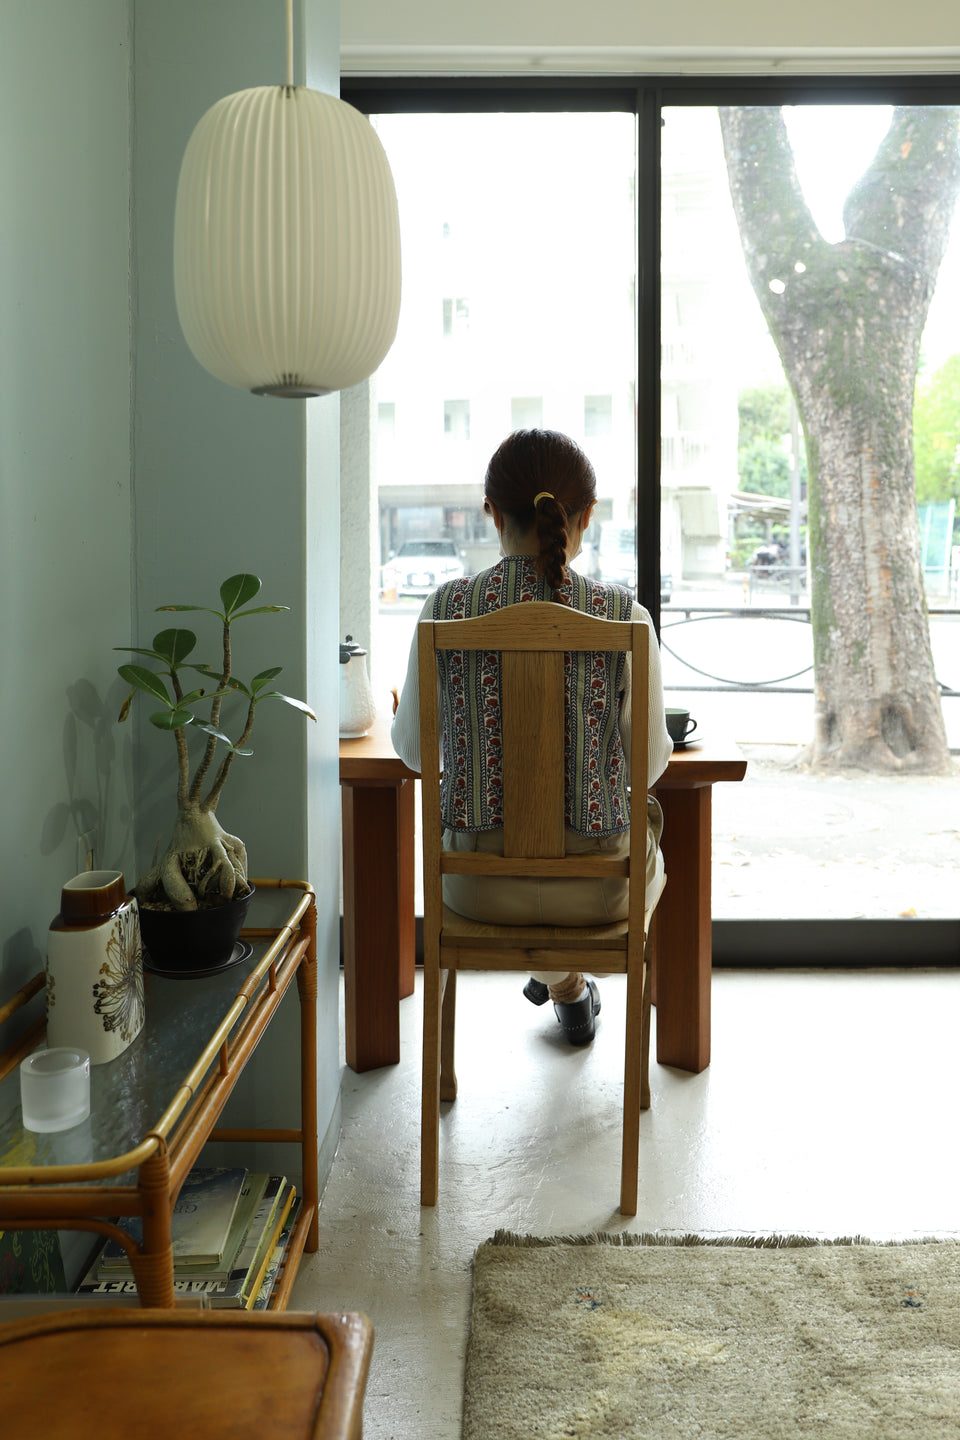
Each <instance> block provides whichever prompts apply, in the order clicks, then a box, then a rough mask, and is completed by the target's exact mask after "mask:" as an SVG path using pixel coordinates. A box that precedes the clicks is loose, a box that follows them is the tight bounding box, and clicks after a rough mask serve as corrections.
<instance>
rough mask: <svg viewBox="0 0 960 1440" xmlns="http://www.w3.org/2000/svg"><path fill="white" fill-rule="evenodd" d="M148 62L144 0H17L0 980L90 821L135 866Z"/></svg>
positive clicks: (2, 449)
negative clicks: (133, 84) (133, 314)
mask: <svg viewBox="0 0 960 1440" xmlns="http://www.w3.org/2000/svg"><path fill="white" fill-rule="evenodd" d="M129 66H130V43H129V20H128V7H127V4H126V0H89V3H85V4H84V5H82V6H81V5H78V4H77V3H76V0H44V4H42V5H36V4H26V3H14V4H10V3H7V4H4V6H3V12H2V17H0V614H2V627H3V628H2V635H3V641H2V647H0V657H2V658H0V735H2V737H3V750H2V755H0V767H2V769H0V773H2V793H3V824H2V826H0V993H3V992H6V991H9V990H10V989H11V988H12V987H14V986H15V985H17V984H19V983H22V981H23V980H25V979H27V978H28V977H29V975H31V974H33V973H34V972H35V971H36V970H37V969H38V968H39V967H40V965H41V964H42V963H43V959H44V956H45V953H46V940H47V927H48V926H49V924H50V921H51V920H52V919H53V916H54V915H55V914H56V912H57V910H58V909H59V901H60V888H61V886H62V884H63V882H64V881H65V880H67V879H69V878H70V877H71V876H72V875H74V874H75V873H76V872H77V870H78V869H79V868H81V867H80V866H79V865H78V863H77V836H78V832H79V831H81V830H87V829H89V828H90V827H91V826H95V827H96V829H97V832H98V841H99V843H98V846H97V862H98V863H102V864H105V865H110V866H119V867H121V868H123V869H125V870H126V871H127V874H128V877H129V879H130V881H131V883H132V879H133V875H132V868H133V849H132V836H131V828H130V810H129V807H130V798H131V797H130V788H131V786H130V775H131V768H130V741H129V739H128V737H126V736H125V735H122V734H118V732H117V730H116V727H115V725H114V723H113V722H114V719H115V716H116V711H117V708H118V706H119V702H120V698H121V692H122V688H123V687H122V684H121V682H120V681H119V680H118V679H117V675H116V657H115V656H114V655H113V654H112V653H111V646H112V645H116V644H118V643H120V644H122V643H123V641H124V640H125V638H126V636H127V635H128V634H129V630H130V480H129V476H130V368H129V350H130V323H129V258H128V256H129V225H128V207H129V199H130V186H129V158H128V156H129V123H128V114H129V104H130V94H129V84H130V82H129ZM0 1039H2V1036H0Z"/></svg>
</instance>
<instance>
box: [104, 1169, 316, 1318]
mask: <svg viewBox="0 0 960 1440" xmlns="http://www.w3.org/2000/svg"><path fill="white" fill-rule="evenodd" d="M300 1205H301V1201H300V1199H299V1197H298V1196H297V1193H296V1187H295V1186H294V1185H293V1184H291V1183H290V1181H288V1180H287V1179H286V1177H285V1176H283V1175H267V1174H262V1173H253V1172H251V1171H249V1170H244V1169H242V1168H239V1169H227V1168H219V1167H218V1168H206V1169H204V1168H202V1167H198V1168H196V1169H194V1170H191V1171H190V1174H189V1175H188V1176H187V1178H186V1180H185V1181H184V1182H183V1186H182V1187H181V1190H180V1194H179V1195H178V1197H177V1202H176V1205H175V1206H174V1210H173V1216H172V1219H171V1222H170V1235H171V1240H172V1242H173V1289H174V1293H175V1294H176V1295H205V1296H206V1298H207V1303H208V1304H209V1305H212V1306H221V1307H226V1308H230V1309H243V1310H261V1309H265V1308H266V1307H267V1306H268V1305H269V1303H270V1296H271V1294H272V1293H273V1289H274V1286H275V1284H276V1281H277V1277H278V1275H279V1274H280V1271H281V1270H282V1269H283V1262H284V1258H285V1255H286V1250H287V1246H288V1244H289V1242H290V1236H291V1234H292V1233H293V1230H294V1228H295V1227H296V1222H297V1217H298V1215H299V1213H300ZM119 1224H120V1227H121V1229H123V1230H125V1231H126V1233H127V1234H128V1235H129V1236H130V1237H131V1239H132V1240H134V1241H135V1243H136V1244H137V1245H138V1246H139V1244H140V1243H141V1237H142V1233H143V1232H142V1225H141V1221H140V1218H139V1216H135V1217H131V1216H128V1217H126V1218H125V1219H123V1220H122V1221H120V1222H119ZM136 1289H137V1286H136V1281H135V1280H134V1278H133V1269H132V1267H131V1265H130V1261H129V1260H128V1259H127V1254H126V1251H125V1250H124V1248H123V1246H122V1245H120V1244H119V1242H117V1241H116V1240H108V1241H107V1244H106V1245H105V1246H104V1248H103V1250H102V1251H101V1252H100V1254H99V1256H98V1257H97V1259H96V1260H95V1261H94V1263H93V1265H92V1266H91V1267H90V1269H89V1270H88V1272H87V1274H86V1275H85V1276H84V1278H83V1280H82V1281H81V1282H80V1284H79V1286H78V1287H77V1292H76V1293H77V1295H78V1296H83V1295H89V1296H96V1297H101V1298H102V1297H107V1296H111V1295H114V1296H121V1295H127V1294H135V1293H136Z"/></svg>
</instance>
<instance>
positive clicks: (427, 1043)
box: [420, 960, 440, 1205]
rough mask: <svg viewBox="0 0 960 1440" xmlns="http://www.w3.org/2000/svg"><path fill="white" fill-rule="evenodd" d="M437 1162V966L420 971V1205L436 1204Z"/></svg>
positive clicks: (438, 1052) (438, 985)
mask: <svg viewBox="0 0 960 1440" xmlns="http://www.w3.org/2000/svg"><path fill="white" fill-rule="evenodd" d="M439 1159H440V967H439V965H438V964H437V963H436V962H434V963H433V964H431V963H430V962H429V960H428V961H427V962H426V963H425V964H424V968H423V1090H422V1096H421V1106H420V1204H421V1205H436V1203H437V1190H438V1182H439V1174H438V1172H439Z"/></svg>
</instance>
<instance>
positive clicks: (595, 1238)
mask: <svg viewBox="0 0 960 1440" xmlns="http://www.w3.org/2000/svg"><path fill="white" fill-rule="evenodd" d="M486 1243H487V1244H488V1245H503V1246H515V1247H523V1248H526V1249H545V1248H547V1247H549V1246H553V1245H614V1246H624V1247H629V1246H634V1245H727V1246H733V1247H738V1248H740V1249H744V1250H796V1249H805V1248H809V1247H812V1246H815V1245H871V1246H878V1245H879V1246H896V1245H945V1244H955V1243H956V1241H955V1239H952V1238H951V1239H943V1238H942V1237H939V1236H934V1235H930V1236H921V1237H917V1238H916V1239H911V1240H871V1239H870V1238H869V1237H868V1236H866V1235H844V1236H839V1237H837V1238H834V1239H824V1238H822V1237H820V1236H816V1235H696V1234H692V1233H688V1234H683V1235H671V1234H663V1233H661V1232H659V1231H652V1230H645V1231H639V1232H634V1231H629V1230H619V1231H611V1230H594V1231H593V1232H591V1233H590V1234H587V1235H519V1234H517V1233H516V1232H515V1231H512V1230H497V1231H496V1232H495V1233H494V1234H493V1235H492V1236H491V1238H490V1239H489V1240H488V1241H487V1242H486Z"/></svg>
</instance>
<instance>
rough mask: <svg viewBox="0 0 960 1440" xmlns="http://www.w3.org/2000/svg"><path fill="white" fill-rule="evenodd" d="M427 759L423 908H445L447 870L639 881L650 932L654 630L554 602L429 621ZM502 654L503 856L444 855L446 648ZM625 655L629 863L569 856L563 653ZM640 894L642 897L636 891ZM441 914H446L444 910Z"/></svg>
mask: <svg viewBox="0 0 960 1440" xmlns="http://www.w3.org/2000/svg"><path fill="white" fill-rule="evenodd" d="M418 647H419V672H420V758H421V767H422V768H421V774H422V780H423V843H424V909H425V912H426V913H430V911H429V910H428V905H436V906H437V907H439V905H440V888H441V876H442V875H443V874H451V873H457V874H466V873H471V872H474V873H479V874H483V875H528V876H529V875H534V876H557V875H562V876H566V877H568V878H574V877H579V876H582V875H588V876H600V875H603V874H618V875H623V874H625V873H629V874H631V875H632V876H635V877H636V876H639V877H640V883H639V884H632V885H631V895H630V901H631V905H630V923H631V926H632V925H633V923H634V918H635V916H634V911H635V905H634V901H635V900H636V902H637V905H638V906H639V911H638V913H639V926H640V931H641V933H642V927H643V901H644V895H643V878H642V877H643V876H644V872H645V865H646V828H647V827H646V798H645V797H646V791H647V773H648V769H647V706H648V696H647V688H648V686H647V682H648V671H647V666H648V650H649V631H648V628H647V626H646V625H645V624H641V623H632V622H630V621H612V620H602V619H599V618H597V617H595V616H593V615H585V614H583V613H582V612H580V611H578V610H572V609H570V608H569V607H567V606H564V605H557V604H555V603H554V602H552V601H526V602H523V603H522V604H519V605H511V606H508V607H505V608H504V609H501V610H495V611H491V612H490V613H488V614H486V615H482V616H479V617H477V618H474V619H467V620H446V621H435V620H422V621H421V622H420V625H419V634H418ZM442 650H446V651H473V650H477V651H486V652H490V651H496V652H499V654H500V667H501V669H500V722H501V738H502V746H503V751H502V778H503V818H504V846H503V850H504V854H503V857H500V856H492V855H486V854H476V855H475V854H461V853H457V854H445V853H443V852H442V851H441V849H440V838H441V831H442V820H441V815H440V742H439V707H438V694H437V690H438V686H437V652H438V651H442ZM600 651H621V652H625V653H626V654H627V655H629V656H630V657H631V668H632V706H631V731H630V734H631V755H632V777H631V786H632V791H633V794H634V795H635V796H636V797H638V802H639V803H638V802H637V801H635V802H634V806H633V814H634V816H635V817H636V819H637V820H638V821H639V822H640V823H639V824H634V825H631V844H630V860H629V864H628V862H625V861H623V860H617V859H612V858H606V857H603V856H599V855H590V856H583V857H580V856H566V857H565V849H564V842H565V824H564V811H565V796H564V784H565V777H566V770H567V766H566V763H565V756H564V744H565V740H564V728H565V723H564V714H565V712H564V655H565V653H567V652H588V653H596V652H600ZM634 891H637V892H638V893H637V894H636V896H635V895H634ZM433 913H438V911H435V912H433Z"/></svg>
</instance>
